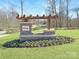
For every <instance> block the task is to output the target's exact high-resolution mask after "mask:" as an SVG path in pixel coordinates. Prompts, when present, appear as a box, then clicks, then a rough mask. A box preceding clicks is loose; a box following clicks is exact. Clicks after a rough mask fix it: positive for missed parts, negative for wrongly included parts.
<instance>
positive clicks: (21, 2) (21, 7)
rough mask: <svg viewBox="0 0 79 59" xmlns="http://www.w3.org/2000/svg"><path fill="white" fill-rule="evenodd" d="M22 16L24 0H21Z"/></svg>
mask: <svg viewBox="0 0 79 59" xmlns="http://www.w3.org/2000/svg"><path fill="white" fill-rule="evenodd" d="M21 16H23V0H21Z"/></svg>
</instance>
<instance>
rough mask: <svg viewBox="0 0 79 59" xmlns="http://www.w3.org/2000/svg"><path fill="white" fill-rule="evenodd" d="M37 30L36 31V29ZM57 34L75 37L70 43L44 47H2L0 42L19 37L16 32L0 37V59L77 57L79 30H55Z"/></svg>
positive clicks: (73, 58) (78, 51)
mask: <svg viewBox="0 0 79 59" xmlns="http://www.w3.org/2000/svg"><path fill="white" fill-rule="evenodd" d="M37 32H38V31H37ZM56 34H57V35H59V36H60V35H62V36H71V37H73V38H76V40H75V42H73V43H71V44H64V45H58V46H51V47H46V48H4V47H2V44H4V43H5V42H7V41H11V40H14V39H17V38H19V36H18V35H19V34H18V33H14V34H11V35H9V36H7V37H4V38H0V59H79V56H78V55H79V39H78V38H79V30H57V31H56Z"/></svg>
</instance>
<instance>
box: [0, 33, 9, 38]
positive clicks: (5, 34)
mask: <svg viewBox="0 0 79 59" xmlns="http://www.w3.org/2000/svg"><path fill="white" fill-rule="evenodd" d="M5 36H9V34H4V35H0V38H1V37H5Z"/></svg>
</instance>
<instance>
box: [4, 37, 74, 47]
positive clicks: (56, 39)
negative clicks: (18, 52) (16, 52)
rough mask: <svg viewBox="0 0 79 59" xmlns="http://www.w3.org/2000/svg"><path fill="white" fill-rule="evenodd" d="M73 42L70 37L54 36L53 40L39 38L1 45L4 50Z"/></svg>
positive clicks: (13, 41)
mask: <svg viewBox="0 0 79 59" xmlns="http://www.w3.org/2000/svg"><path fill="white" fill-rule="evenodd" d="M71 42H74V39H73V38H71V37H64V36H55V37H53V38H39V39H35V40H19V39H17V40H12V41H9V42H6V43H5V44H3V47H6V48H34V47H48V46H55V45H62V44H67V43H71Z"/></svg>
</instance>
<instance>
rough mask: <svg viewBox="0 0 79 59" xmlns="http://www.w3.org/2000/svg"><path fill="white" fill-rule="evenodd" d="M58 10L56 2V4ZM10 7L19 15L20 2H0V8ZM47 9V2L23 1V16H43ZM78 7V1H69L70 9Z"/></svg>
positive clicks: (38, 0)
mask: <svg viewBox="0 0 79 59" xmlns="http://www.w3.org/2000/svg"><path fill="white" fill-rule="evenodd" d="M56 4H57V8H58V4H59V3H58V0H57V2H56ZM10 7H13V8H15V10H17V12H18V13H20V8H21V7H20V0H0V8H5V9H6V10H7V9H8V8H10ZM46 7H47V0H24V13H25V14H33V15H36V14H39V15H41V14H45V9H46ZM77 7H79V0H71V2H70V7H69V8H70V9H73V8H77Z"/></svg>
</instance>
